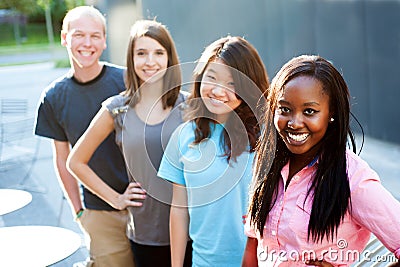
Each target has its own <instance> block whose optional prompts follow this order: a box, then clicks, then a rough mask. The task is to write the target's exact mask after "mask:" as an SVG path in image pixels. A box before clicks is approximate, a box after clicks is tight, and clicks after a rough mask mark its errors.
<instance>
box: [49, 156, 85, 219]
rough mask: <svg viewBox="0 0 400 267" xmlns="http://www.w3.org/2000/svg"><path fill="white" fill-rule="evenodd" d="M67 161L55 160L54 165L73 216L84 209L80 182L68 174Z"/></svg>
mask: <svg viewBox="0 0 400 267" xmlns="http://www.w3.org/2000/svg"><path fill="white" fill-rule="evenodd" d="M65 164H66V163H65V161H63V160H61V159H57V158H56V159H55V160H54V165H55V170H56V174H57V177H58V180H59V183H60V186H61V188H62V189H63V192H64V196H65V197H66V198H67V200H68V202H69V204H70V207H71V210H72V212H73V214H76V213H77V212H78V211H79V210H80V209H82V200H81V193H80V188H79V183H78V181H77V180H76V179H75V178H74V177H73V176H72V175H71V174H70V173H69V172H68V170H67V168H66V165H65Z"/></svg>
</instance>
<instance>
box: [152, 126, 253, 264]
mask: <svg viewBox="0 0 400 267" xmlns="http://www.w3.org/2000/svg"><path fill="white" fill-rule="evenodd" d="M210 127H211V136H210V137H209V138H208V139H205V140H203V141H202V142H201V143H200V144H197V145H194V144H193V141H194V129H195V124H194V123H193V122H188V123H185V124H182V125H181V126H180V127H178V128H177V129H176V130H175V132H174V133H173V134H172V136H171V139H170V141H169V142H168V145H167V148H166V150H165V152H164V156H163V159H162V161H161V165H160V168H159V171H158V176H159V177H161V178H164V179H166V180H169V181H171V182H173V183H176V184H181V185H184V186H186V188H187V193H188V206H189V207H188V211H189V217H190V223H189V235H190V238H191V239H192V240H193V266H240V265H241V262H242V256H243V252H244V247H245V243H246V236H245V234H244V230H243V229H244V226H243V218H242V216H243V215H245V214H246V213H247V205H248V191H249V186H250V182H251V176H252V165H253V159H254V153H249V152H243V153H242V154H241V155H240V156H239V157H237V159H236V162H235V161H233V160H231V161H230V163H229V164H228V162H227V158H226V156H222V155H223V154H224V150H223V147H222V145H221V134H222V131H223V125H221V124H213V123H211V125H210Z"/></svg>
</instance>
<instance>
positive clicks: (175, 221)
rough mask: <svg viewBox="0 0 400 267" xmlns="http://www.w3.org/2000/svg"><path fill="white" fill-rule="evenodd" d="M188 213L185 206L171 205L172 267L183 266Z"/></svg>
mask: <svg viewBox="0 0 400 267" xmlns="http://www.w3.org/2000/svg"><path fill="white" fill-rule="evenodd" d="M188 226H189V214H188V210H187V208H185V207H176V206H172V207H171V213H170V238H171V261H172V266H173V267H181V266H183V262H184V259H185V251H186V245H187V242H188V239H189V237H188V236H189V233H188V232H189V231H188V228H189V227H188Z"/></svg>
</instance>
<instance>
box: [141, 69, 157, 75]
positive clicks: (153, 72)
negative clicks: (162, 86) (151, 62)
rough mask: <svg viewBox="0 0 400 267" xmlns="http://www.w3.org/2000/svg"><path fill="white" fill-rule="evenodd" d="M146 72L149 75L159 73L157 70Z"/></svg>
mask: <svg viewBox="0 0 400 267" xmlns="http://www.w3.org/2000/svg"><path fill="white" fill-rule="evenodd" d="M144 72H145V73H147V74H149V75H153V74H155V73H157V70H145V71H144Z"/></svg>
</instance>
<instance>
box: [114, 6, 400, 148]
mask: <svg viewBox="0 0 400 267" xmlns="http://www.w3.org/2000/svg"><path fill="white" fill-rule="evenodd" d="M120 1H122V0H117V1H115V0H112V1H111V0H109V1H106V2H108V3H115V2H120ZM127 2H131V3H132V4H134V3H138V2H139V1H133V0H131V1H127ZM136 5H137V6H140V7H141V10H142V17H144V18H154V17H157V20H158V21H160V22H162V23H164V24H166V25H167V26H168V28H169V29H170V31H171V33H172V35H173V37H174V39H175V42H176V44H177V48H178V52H179V55H180V58H181V61H182V62H188V61H194V60H196V59H197V58H198V57H199V56H200V53H201V52H202V50H203V48H204V47H205V46H207V45H208V44H209V43H210V42H212V41H213V40H215V39H217V38H219V37H222V36H225V35H227V34H231V35H240V36H244V37H245V38H246V39H247V40H249V41H250V42H251V43H253V45H254V46H255V47H256V48H257V49H258V50H259V52H260V55H261V57H262V58H263V60H264V62H265V65H266V66H267V69H268V73H269V76H270V79H272V77H273V76H274V75H275V73H276V72H277V71H278V70H279V68H280V67H281V66H282V64H284V63H285V62H286V61H287V60H289V59H290V58H292V57H294V56H297V55H300V54H319V55H321V56H323V57H325V58H327V59H329V60H331V61H332V62H333V64H334V65H335V66H336V67H337V68H338V69H339V70H341V72H342V73H343V75H344V77H345V79H346V81H347V83H348V86H349V88H350V91H351V94H352V97H353V98H352V104H353V106H352V109H353V113H354V114H355V115H356V116H357V118H358V119H359V120H360V122H361V123H362V125H363V127H364V130H365V131H366V133H367V134H368V135H370V136H372V137H376V138H378V139H382V140H385V141H391V142H395V143H400V134H398V133H399V131H400V111H399V109H398V108H397V105H398V101H399V99H400V85H399V84H400V83H399V77H400V68H399V67H398V64H397V63H398V62H400V15H399V14H400V0H380V1H377V0H368V1H367V0H251V1H240V0H201V1H191V0H168V1H167V0H163V1H160V0H141V4H136ZM110 8H111V9H110V10H109V11H110V12H113V11H112V8H113V7H110ZM121 12H122V11H121ZM125 12H126V10H125ZM132 12H133V11H132ZM119 20H120V22H121V19H119ZM123 23H127V22H126V21H123ZM118 38H119V37H118ZM121 41H122V39H121ZM112 51H113V52H112V54H114V53H119V54H120V51H119V50H116V51H115V52H114V50H112Z"/></svg>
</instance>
